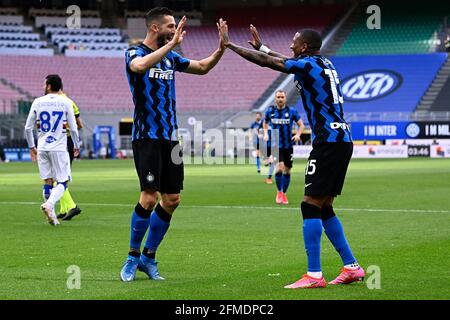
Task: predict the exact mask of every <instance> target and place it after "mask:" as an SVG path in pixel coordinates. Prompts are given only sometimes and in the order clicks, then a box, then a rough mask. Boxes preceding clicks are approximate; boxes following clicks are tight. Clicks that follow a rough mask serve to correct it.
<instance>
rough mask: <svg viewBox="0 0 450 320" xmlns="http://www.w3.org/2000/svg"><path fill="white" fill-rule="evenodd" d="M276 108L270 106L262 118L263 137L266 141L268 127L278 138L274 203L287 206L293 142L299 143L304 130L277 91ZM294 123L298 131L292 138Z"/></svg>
mask: <svg viewBox="0 0 450 320" xmlns="http://www.w3.org/2000/svg"><path fill="white" fill-rule="evenodd" d="M275 103H276V106H270V107H269V108H268V109H267V111H266V114H265V117H264V123H263V127H264V137H265V140H268V129H269V125H270V126H271V128H272V132H275V133H276V134H275V135H276V136H277V137H273V138H278V144H277V147H278V159H276V162H277V168H276V171H275V182H276V184H277V196H276V199H275V202H276V203H277V204H289V201H288V198H287V195H286V193H287V190H288V188H289V184H290V183H291V169H292V165H293V154H294V148H293V142H294V141H295V142H298V141H300V135H301V133H302V132H303V130H304V129H305V125H304V124H303V121H302V119H300V115H299V113H298V111H297V110H296V109H295V108H291V107H288V106H287V105H286V92H284V91H283V90H278V91H277V92H276V93H275ZM294 123H296V124H297V126H298V130H297V132H296V134H295V135H294V136H292V127H293V124H294Z"/></svg>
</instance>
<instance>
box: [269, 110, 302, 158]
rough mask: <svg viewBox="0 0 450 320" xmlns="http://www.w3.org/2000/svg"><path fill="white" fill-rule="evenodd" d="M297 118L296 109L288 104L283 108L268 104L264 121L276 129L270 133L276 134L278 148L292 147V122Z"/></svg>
mask: <svg viewBox="0 0 450 320" xmlns="http://www.w3.org/2000/svg"><path fill="white" fill-rule="evenodd" d="M298 120H300V115H299V114H298V111H297V110H296V109H294V108H290V107H288V106H285V107H284V108H283V109H278V108H277V107H275V106H270V107H269V108H268V109H267V111H266V115H265V117H264V121H265V122H266V123H267V124H269V126H270V127H271V128H272V129H273V130H276V131H275V132H274V131H272V134H276V135H278V141H279V145H278V147H279V148H280V149H289V148H292V144H293V142H292V124H293V123H297V122H298ZM275 141H276V140H275Z"/></svg>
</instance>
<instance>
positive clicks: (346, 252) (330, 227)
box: [322, 216, 356, 265]
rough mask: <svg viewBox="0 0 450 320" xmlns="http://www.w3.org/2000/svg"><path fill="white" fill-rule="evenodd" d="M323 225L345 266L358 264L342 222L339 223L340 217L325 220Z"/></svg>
mask: <svg viewBox="0 0 450 320" xmlns="http://www.w3.org/2000/svg"><path fill="white" fill-rule="evenodd" d="M322 223H323V227H324V228H325V234H326V235H327V237H328V239H330V241H331V243H332V244H333V246H334V248H335V249H336V251H337V252H338V253H339V255H340V256H341V259H342V262H343V263H344V265H347V264H351V263H354V262H356V259H355V257H354V256H353V253H352V250H351V249H350V246H349V244H348V242H347V239H346V238H345V234H344V228H343V227H342V224H341V221H339V219H338V217H336V216H333V217H331V218H329V219H326V220H324V221H323V222H322Z"/></svg>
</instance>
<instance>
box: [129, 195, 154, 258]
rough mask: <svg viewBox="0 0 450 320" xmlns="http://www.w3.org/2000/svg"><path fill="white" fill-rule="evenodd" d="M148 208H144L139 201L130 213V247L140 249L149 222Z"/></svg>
mask: <svg viewBox="0 0 450 320" xmlns="http://www.w3.org/2000/svg"><path fill="white" fill-rule="evenodd" d="M150 213H151V211H150V210H146V209H144V208H143V207H142V206H141V205H140V204H139V203H138V204H137V205H136V207H135V208H134V211H133V213H132V215H131V228H130V248H132V249H137V250H139V251H140V250H141V243H142V239H144V236H145V233H146V232H147V229H148V226H149V224H150Z"/></svg>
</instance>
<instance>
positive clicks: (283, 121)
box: [272, 119, 291, 124]
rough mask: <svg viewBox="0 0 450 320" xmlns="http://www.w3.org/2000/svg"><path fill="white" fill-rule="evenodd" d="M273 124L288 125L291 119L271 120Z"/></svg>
mask: <svg viewBox="0 0 450 320" xmlns="http://www.w3.org/2000/svg"><path fill="white" fill-rule="evenodd" d="M272 123H273V124H289V123H291V119H272Z"/></svg>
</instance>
